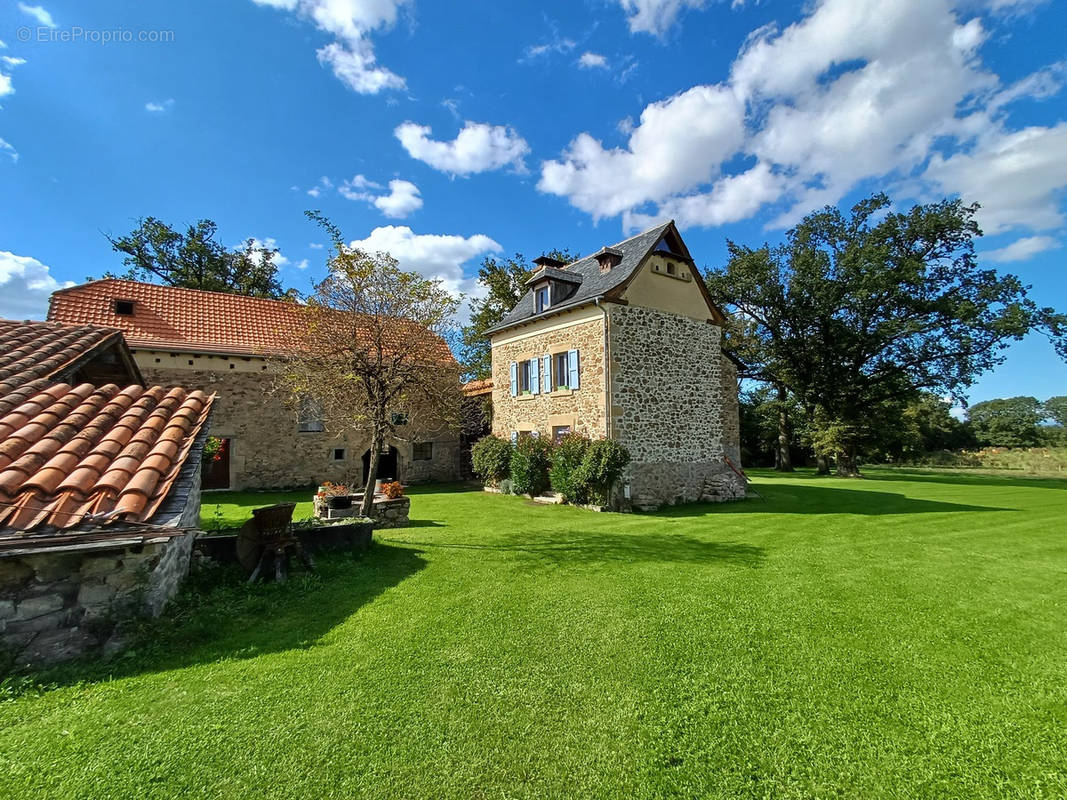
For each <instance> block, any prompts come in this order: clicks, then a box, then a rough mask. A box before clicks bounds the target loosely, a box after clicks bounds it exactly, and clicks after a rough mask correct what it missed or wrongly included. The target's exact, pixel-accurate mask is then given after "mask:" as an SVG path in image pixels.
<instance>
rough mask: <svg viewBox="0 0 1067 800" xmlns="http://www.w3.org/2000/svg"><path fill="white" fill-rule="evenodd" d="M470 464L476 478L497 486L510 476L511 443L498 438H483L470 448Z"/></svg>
mask: <svg viewBox="0 0 1067 800" xmlns="http://www.w3.org/2000/svg"><path fill="white" fill-rule="evenodd" d="M471 464H472V466H473V467H474V472H475V474H476V475H478V477H480V478H481V479H482V480H483V481H485V482H486V483H488V484H490V485H493V486H495V485H497V484H499V483H500V481H502V480H504V479H505V478H507V477H508V476H509V475H511V442H508V441H506V440H504V439H501V438H500V437H498V436H484V437H482V438H481V439H479V440H478V441H477V442H475V443H474V446H473V447H472V448H471Z"/></svg>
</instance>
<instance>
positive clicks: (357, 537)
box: [194, 517, 374, 564]
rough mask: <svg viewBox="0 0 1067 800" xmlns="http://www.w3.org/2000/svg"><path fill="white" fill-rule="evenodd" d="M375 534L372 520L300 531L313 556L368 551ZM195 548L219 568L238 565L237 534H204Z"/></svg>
mask: <svg viewBox="0 0 1067 800" xmlns="http://www.w3.org/2000/svg"><path fill="white" fill-rule="evenodd" d="M373 532H374V522H373V521H372V520H367V519H363V518H362V517H356V518H355V519H353V520H352V522H349V523H345V524H342V525H322V526H319V527H316V528H300V529H297V531H296V535H297V538H298V539H300V542H301V544H303V545H304V547H305V548H306V549H307V550H309V551H310V552H312V553H319V552H325V551H329V550H366V549H367V548H368V547H370V545H371V541H372V535H373ZM194 548H195V549H196V550H198V551H199V552H200V553H202V554H203V555H205V556H208V557H210V558H213V559H214V560H215V561H218V562H219V563H220V564H228V563H236V562H237V534H236V533H214V534H201V535H200V537H199V538H198V539H197V540H196V544H195V545H194Z"/></svg>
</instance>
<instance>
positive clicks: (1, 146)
mask: <svg viewBox="0 0 1067 800" xmlns="http://www.w3.org/2000/svg"><path fill="white" fill-rule="evenodd" d="M0 153H4V154H6V155H8V156H10V157H11V160H12V161H18V160H19V153H18V150H16V149H15V148H14V146H12V144H11V143H10V142H8V141H6V140H4V139H2V138H0Z"/></svg>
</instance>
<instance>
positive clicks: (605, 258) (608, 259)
mask: <svg viewBox="0 0 1067 800" xmlns="http://www.w3.org/2000/svg"><path fill="white" fill-rule="evenodd" d="M622 256H623V252H622V250H618V249H616V248H614V247H602V248H600V250H598V251H597V252H596V253H594V254H593V258H595V259H596V260H597V263H598V264H599V265H600V271H601V272H609V271H611V270H612V269H614V268H615V267H617V266H619V264H620V263H621V262H622Z"/></svg>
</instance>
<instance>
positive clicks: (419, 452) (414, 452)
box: [411, 442, 433, 461]
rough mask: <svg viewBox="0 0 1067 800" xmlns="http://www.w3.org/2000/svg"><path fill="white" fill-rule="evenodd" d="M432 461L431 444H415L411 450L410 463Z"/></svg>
mask: <svg viewBox="0 0 1067 800" xmlns="http://www.w3.org/2000/svg"><path fill="white" fill-rule="evenodd" d="M432 459H433V442H416V443H415V446H414V447H412V448H411V460H412V461H431V460H432Z"/></svg>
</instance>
